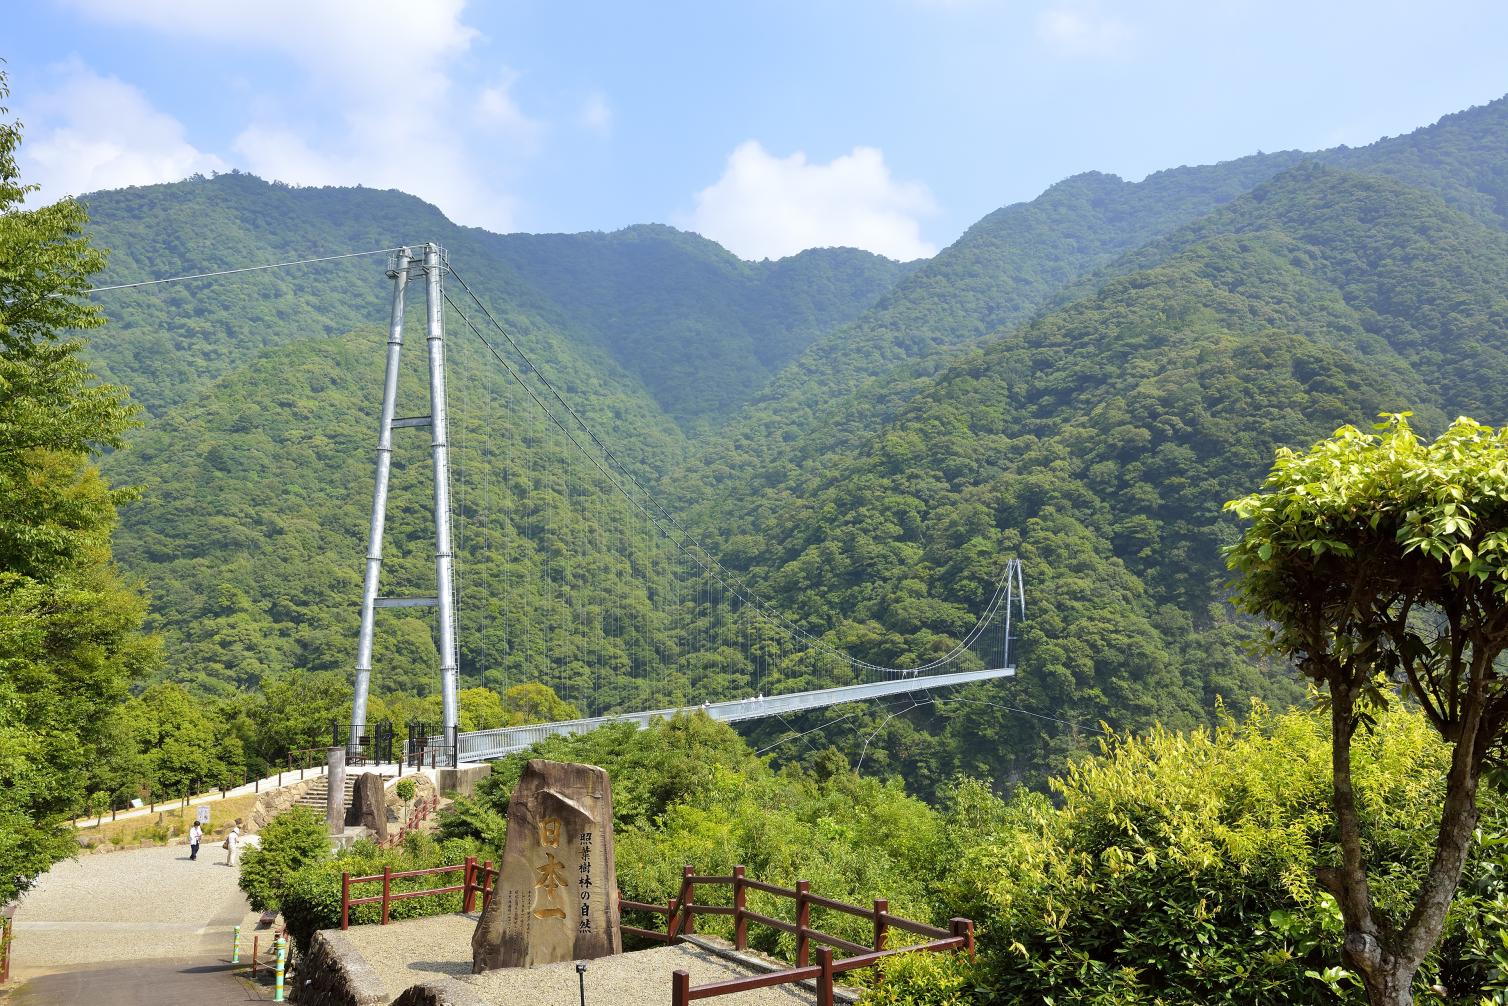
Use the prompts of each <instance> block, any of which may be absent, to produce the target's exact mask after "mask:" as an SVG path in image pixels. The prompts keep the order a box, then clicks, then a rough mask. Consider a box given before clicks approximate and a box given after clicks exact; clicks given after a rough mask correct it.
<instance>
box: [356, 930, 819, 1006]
mask: <svg viewBox="0 0 1508 1006" xmlns="http://www.w3.org/2000/svg"><path fill="white" fill-rule="evenodd" d="M475 928H476V917H475V916H471V917H467V916H464V915H437V916H434V917H432V918H427V919H410V920H408V921H405V922H399V923H394V924H393V925H389V926H352V927H351V928H350V929H349V930H347V931H346V937H347V938H348V939H349V940H350V941H351V943H352V945H353V946H355V948H356V949H357V951H358V952H360V954H361V955H362V957H364V958H365V959H366V961H367V963H368V964H370V965H371V966H372V968H373V970H375V971H376V972H377V974H378V975H379V976H380V977H381V978H382V981H383V983H384V984H386V985H387V988H388V994H389V995H390V996H392V997H394V998H396V997H397V996H398V995H399V994H400V993H401V992H403V990H404V989H407V988H409V987H410V986H412V985H419V984H422V983H424V982H432V981H435V980H436V979H438V978H444V977H450V978H457V979H459V980H460V981H463V982H465V983H466V984H467V985H469V986H471V987H472V988H473V989H475V990H476V992H477V994H478V995H480V996H481V997H482V998H483V999H486V1000H489V1001H491V1002H494V1003H498V1004H500V1006H501V1004H507V1006H518V1004H520V1003H528V1004H529V1006H578V1003H579V1002H580V998H579V997H580V986H579V985H578V984H577V982H578V979H577V977H576V965H575V962H574V961H565V962H563V963H560V964H548V965H545V966H543V967H538V968H529V969H524V968H507V969H504V970H501V971H489V972H488V973H486V974H482V975H473V974H472V973H471V933H472V931H473V930H474V929H475ZM678 968H684V969H685V970H687V971H689V972H690V973H691V984H693V985H700V984H703V983H705V982H714V981H722V980H723V979H726V978H744V977H748V976H749V975H752V974H755V972H754V971H753V970H752V969H746V968H742V967H739V966H738V965H736V964H734V963H732V962H730V961H726V960H724V959H722V958H721V957H718V956H717V955H715V954H712V953H709V952H708V951H705V950H701V949H698V948H696V947H692V946H687V945H684V944H682V945H679V946H673V947H656V948H655V949H653V950H640V951H636V952H634V953H628V954H619V955H617V956H615V957H600V958H598V959H597V960H594V961H589V962H587V975H586V992H587V1001H588V1002H596V1003H612V1004H614V1006H668V1004H669V1003H670V979H671V975H672V973H673V972H675V971H676V970H677V969H678ZM814 999H815V997H814V996H812V995H811V994H810V993H808V992H805V991H802V990H799V989H797V988H796V987H794V986H789V985H786V986H776V987H774V988H767V989H759V990H756V991H754V992H745V993H741V994H739V995H731V996H719V997H718V998H717V1002H718V1003H719V1006H811V1004H812V1003H813V1001H814Z"/></svg>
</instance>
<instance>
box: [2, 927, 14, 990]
mask: <svg viewBox="0 0 1508 1006" xmlns="http://www.w3.org/2000/svg"><path fill="white" fill-rule="evenodd" d="M14 925H15V922H14V920H12V919H11V918H10V916H8V915H0V985H4V984H5V983H6V982H8V981H10V945H11V927H12V926H14Z"/></svg>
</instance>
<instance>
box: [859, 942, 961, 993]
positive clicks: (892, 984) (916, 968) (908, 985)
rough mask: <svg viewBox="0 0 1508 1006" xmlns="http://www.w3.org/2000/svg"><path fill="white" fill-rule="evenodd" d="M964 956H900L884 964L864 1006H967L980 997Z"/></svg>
mask: <svg viewBox="0 0 1508 1006" xmlns="http://www.w3.org/2000/svg"><path fill="white" fill-rule="evenodd" d="M975 972H976V968H975V966H974V964H973V963H972V962H970V960H969V958H968V957H967V956H966V955H964V954H956V953H954V954H948V953H944V954H899V955H897V956H895V957H886V958H885V959H884V960H882V961H880V963H879V965H878V966H877V967H876V968H875V969H874V973H873V974H872V975H871V977H870V979H869V988H868V990H866V991H865V993H864V996H863V998H862V999H860V1000H859V1002H860V1006H965V1004H967V1003H972V1002H973V1001H974V999H975V997H976V995H977V994H978V991H977V990H976V989H975V984H976V981H975Z"/></svg>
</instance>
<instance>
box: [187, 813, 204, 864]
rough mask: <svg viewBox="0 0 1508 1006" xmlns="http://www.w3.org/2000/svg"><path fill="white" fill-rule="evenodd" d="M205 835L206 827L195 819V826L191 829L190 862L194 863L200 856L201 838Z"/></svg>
mask: <svg viewBox="0 0 1508 1006" xmlns="http://www.w3.org/2000/svg"><path fill="white" fill-rule="evenodd" d="M203 837H204V829H203V828H201V827H199V822H198V821H195V822H194V826H193V827H192V828H190V829H189V862H191V863H192V862H193V861H194V860H196V859H198V858H199V840H200V839H202V838H203Z"/></svg>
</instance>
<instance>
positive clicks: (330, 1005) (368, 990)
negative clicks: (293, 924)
mask: <svg viewBox="0 0 1508 1006" xmlns="http://www.w3.org/2000/svg"><path fill="white" fill-rule="evenodd" d="M298 981H299V986H298V988H297V990H296V992H297V995H296V996H295V999H294V1001H295V1002H298V1003H301V1004H303V1006H387V1004H388V1003H389V1002H391V1001H392V997H391V996H390V995H389V994H388V989H387V986H386V985H384V984H383V982H382V979H381V978H380V977H378V975H377V972H376V971H373V970H372V966H371V965H370V964H368V963H367V962H366V960H365V959H364V958H363V957H362V956H361V954H359V953H357V951H356V948H355V947H353V946H352V945H351V941H350V940H348V939H346V934H345V933H343V932H341V931H340V930H339V929H322V930H320V931H319V932H317V933H315V934H314V939H313V940H311V941H310V944H309V953H308V954H307V955H305V957H304V958H303V960H301V961H299V965H298ZM306 982H307V984H305V983H306Z"/></svg>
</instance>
